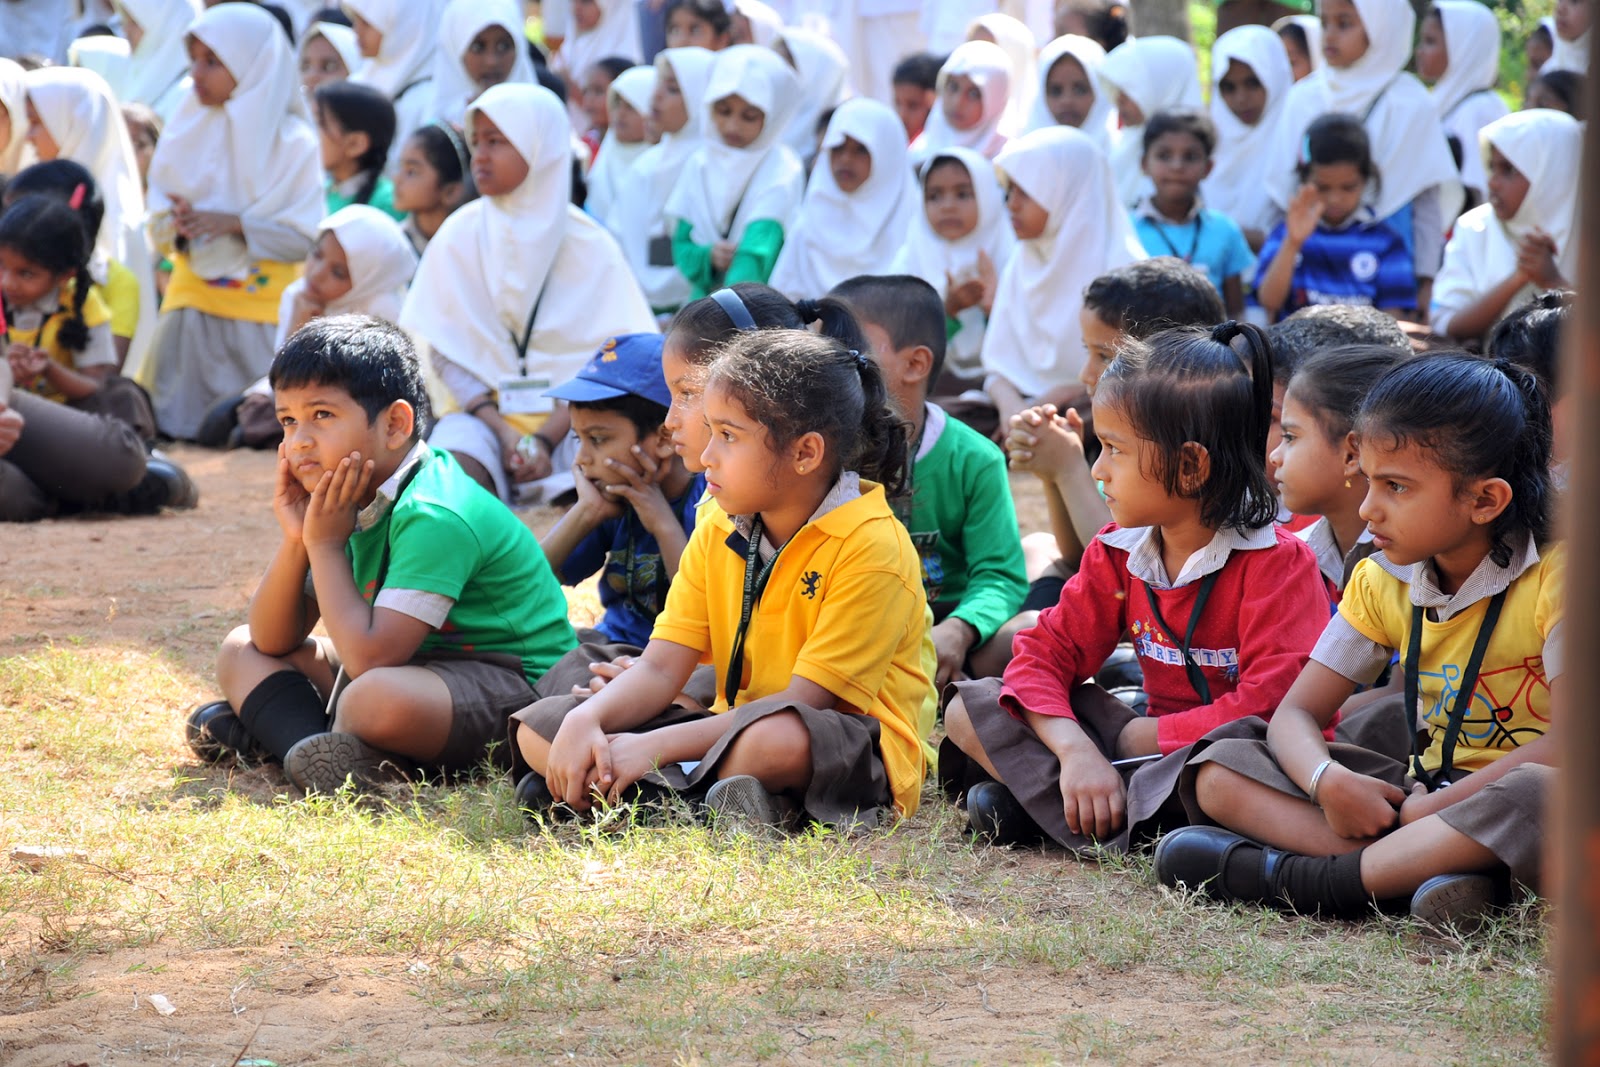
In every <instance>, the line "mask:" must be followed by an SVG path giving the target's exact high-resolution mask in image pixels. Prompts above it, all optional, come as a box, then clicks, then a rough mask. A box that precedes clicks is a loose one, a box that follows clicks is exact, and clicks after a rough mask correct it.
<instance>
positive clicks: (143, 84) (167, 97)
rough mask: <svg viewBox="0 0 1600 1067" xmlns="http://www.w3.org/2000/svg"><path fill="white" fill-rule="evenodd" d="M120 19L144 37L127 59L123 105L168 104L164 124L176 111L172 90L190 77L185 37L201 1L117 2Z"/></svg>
mask: <svg viewBox="0 0 1600 1067" xmlns="http://www.w3.org/2000/svg"><path fill="white" fill-rule="evenodd" d="M116 6H117V7H118V8H119V9H120V10H121V11H122V15H123V18H125V19H126V18H131V19H133V21H134V22H137V23H138V24H139V28H140V29H142V30H143V31H144V36H143V37H141V38H139V47H137V48H135V49H134V50H133V52H132V54H131V55H130V56H129V57H128V70H127V74H126V76H125V79H124V82H123V85H122V90H121V93H120V94H119V95H120V96H121V97H122V99H123V100H124V101H127V102H137V103H141V104H148V105H150V106H151V107H152V108H156V105H157V104H158V103H161V102H164V101H170V103H169V104H168V106H167V107H166V109H165V112H164V113H163V112H162V109H161V108H156V110H157V113H158V114H161V117H162V119H163V121H164V120H166V119H167V118H169V117H170V116H171V114H172V112H173V111H174V110H175V109H176V107H177V104H178V99H177V98H175V97H174V92H173V91H174V89H176V88H178V87H179V86H180V85H181V84H182V83H183V81H184V79H185V78H187V77H188V76H189V50H188V47H187V44H186V38H185V37H184V34H185V33H186V32H187V31H188V29H189V24H190V23H191V22H193V21H194V20H195V19H197V18H199V17H200V12H201V6H200V0H117V5H116Z"/></svg>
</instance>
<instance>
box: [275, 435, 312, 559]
mask: <svg viewBox="0 0 1600 1067" xmlns="http://www.w3.org/2000/svg"><path fill="white" fill-rule="evenodd" d="M287 448H288V446H287V445H284V444H280V445H279V446H278V481H277V485H276V486H275V487H274V489H273V493H272V514H273V515H274V516H275V517H276V518H277V520H278V525H279V526H280V527H281V528H282V529H283V536H284V538H285V540H289V541H298V540H300V536H301V533H302V532H303V531H304V529H305V521H306V505H307V504H309V503H310V502H311V494H310V493H308V492H306V490H305V486H303V485H301V484H300V479H298V478H296V477H295V476H294V469H293V468H292V467H291V466H290V464H289V458H288V454H287Z"/></svg>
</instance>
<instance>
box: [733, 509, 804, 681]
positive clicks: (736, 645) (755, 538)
mask: <svg viewBox="0 0 1600 1067" xmlns="http://www.w3.org/2000/svg"><path fill="white" fill-rule="evenodd" d="M787 544H788V542H787V541H785V542H784V543H783V545H779V546H778V548H777V549H776V550H775V551H774V552H773V553H772V555H771V556H770V557H768V559H767V562H765V563H761V562H760V559H761V516H760V515H757V516H756V517H755V519H754V520H753V521H752V522H751V523H750V545H749V547H748V548H746V549H745V552H744V604H743V606H742V607H740V609H739V629H738V631H737V632H736V633H734V635H733V652H732V654H730V655H729V657H728V676H727V678H726V679H725V680H724V681H723V683H722V695H723V696H724V697H726V698H727V701H728V707H729V708H730V709H731V708H732V707H733V698H734V697H735V696H737V695H738V693H739V680H740V679H741V678H742V677H743V676H744V637H745V634H746V633H747V632H748V631H749V629H750V616H751V615H753V614H754V613H755V610H756V604H758V603H760V601H761V594H762V592H763V591H764V590H765V589H766V588H767V580H768V579H769V578H771V577H772V568H773V565H774V564H776V563H777V562H778V557H779V556H780V555H782V554H783V549H784V547H785V546H786V545H787Z"/></svg>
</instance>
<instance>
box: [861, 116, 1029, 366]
mask: <svg viewBox="0 0 1600 1067" xmlns="http://www.w3.org/2000/svg"><path fill="white" fill-rule="evenodd" d="M1046 128H1050V127H1046ZM947 159H953V160H955V161H956V162H958V163H960V164H961V165H962V166H963V167H965V168H966V170H967V174H968V175H969V176H970V177H971V178H972V190H973V195H974V196H975V198H976V200H977V204H978V225H977V226H975V227H973V230H972V232H971V233H969V234H967V235H966V236H965V237H961V238H958V239H956V240H954V241H947V240H945V239H944V238H943V237H940V236H939V235H938V234H937V233H935V232H934V229H933V226H932V225H931V224H930V223H929V222H928V213H927V211H926V210H925V209H920V207H919V210H918V211H917V212H916V214H915V216H914V218H913V220H912V223H911V226H910V228H909V230H908V231H907V233H906V239H905V243H904V244H903V245H901V247H900V252H899V254H897V255H896V256H895V259H894V263H893V264H892V265H891V266H890V267H889V273H890V274H915V275H916V276H917V277H919V278H921V279H923V280H924V281H926V282H927V283H928V284H929V285H931V286H933V287H934V288H935V289H937V290H938V291H939V295H940V296H941V297H943V296H945V295H946V290H947V288H948V285H949V279H951V278H954V279H955V280H956V281H957V282H964V281H966V280H968V279H970V278H975V277H977V274H978V253H979V252H983V253H984V254H985V255H987V256H988V257H989V262H991V263H993V264H994V269H995V272H996V274H997V275H999V274H1003V273H1005V269H1006V264H1007V263H1008V262H1010V260H1011V254H1012V252H1014V251H1015V250H1016V247H1017V235H1016V233H1015V232H1014V231H1013V230H1012V229H1011V219H1010V216H1008V215H1007V214H1006V203H1005V200H1006V194H1005V190H1004V189H1002V188H1001V187H1000V179H999V177H998V176H997V175H996V174H995V169H994V164H993V163H991V162H990V161H989V160H987V159H985V158H984V157H983V156H982V155H980V154H978V153H977V152H974V151H973V150H972V149H970V148H947V149H945V150H944V151H942V152H939V153H937V154H936V155H934V156H933V157H931V158H930V159H928V160H927V162H925V163H923V164H922V168H921V179H922V183H923V186H922V187H921V188H925V186H926V182H927V180H928V172H929V171H931V170H933V168H934V167H935V166H936V165H937V164H938V163H940V162H941V161H942V160H947ZM919 192H920V188H919ZM957 318H958V319H959V320H960V322H961V326H962V328H961V331H960V332H959V333H957V334H956V335H955V336H954V337H952V338H951V339H950V342H951V343H950V348H949V363H950V366H951V368H952V369H953V370H955V371H956V372H957V373H959V374H960V375H961V376H962V377H972V376H973V375H975V374H976V373H977V371H978V369H979V367H980V363H979V359H978V357H979V354H980V352H981V350H982V344H983V334H984V316H983V310H982V309H981V308H967V309H966V310H965V311H963V312H962V313H961V314H960V315H959V316H957Z"/></svg>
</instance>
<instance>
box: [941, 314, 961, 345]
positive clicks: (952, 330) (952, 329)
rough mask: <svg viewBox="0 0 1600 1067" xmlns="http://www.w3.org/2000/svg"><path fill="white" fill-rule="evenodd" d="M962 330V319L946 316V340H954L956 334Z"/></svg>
mask: <svg viewBox="0 0 1600 1067" xmlns="http://www.w3.org/2000/svg"><path fill="white" fill-rule="evenodd" d="M960 332H961V320H960V319H954V318H951V317H950V316H949V315H946V316H945V317H944V339H945V340H946V341H951V340H954V338H955V336H956V334H958V333H960Z"/></svg>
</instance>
